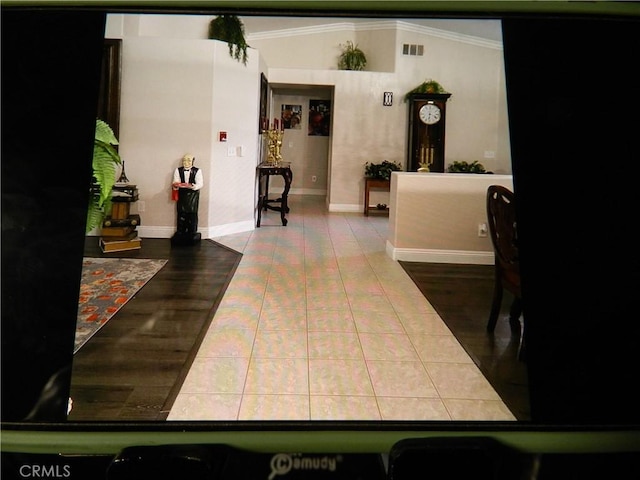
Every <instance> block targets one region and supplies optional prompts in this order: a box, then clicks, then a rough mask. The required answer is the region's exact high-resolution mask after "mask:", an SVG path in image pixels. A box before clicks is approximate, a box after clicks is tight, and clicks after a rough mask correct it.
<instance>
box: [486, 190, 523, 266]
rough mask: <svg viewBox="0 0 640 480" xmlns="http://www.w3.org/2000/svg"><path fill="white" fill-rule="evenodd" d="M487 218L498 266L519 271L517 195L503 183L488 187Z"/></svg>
mask: <svg viewBox="0 0 640 480" xmlns="http://www.w3.org/2000/svg"><path fill="white" fill-rule="evenodd" d="M487 220H488V222H489V233H490V235H491V242H492V243H493V249H494V251H495V254H496V267H498V268H499V269H503V270H510V271H511V272H513V273H518V274H519V270H520V264H519V259H518V241H517V234H516V208H515V195H514V194H513V192H512V191H511V190H509V189H508V188H506V187H503V186H502V185H491V186H490V187H489V188H488V189H487Z"/></svg>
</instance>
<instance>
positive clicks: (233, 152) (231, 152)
mask: <svg viewBox="0 0 640 480" xmlns="http://www.w3.org/2000/svg"><path fill="white" fill-rule="evenodd" d="M235 156H236V147H227V157H235Z"/></svg>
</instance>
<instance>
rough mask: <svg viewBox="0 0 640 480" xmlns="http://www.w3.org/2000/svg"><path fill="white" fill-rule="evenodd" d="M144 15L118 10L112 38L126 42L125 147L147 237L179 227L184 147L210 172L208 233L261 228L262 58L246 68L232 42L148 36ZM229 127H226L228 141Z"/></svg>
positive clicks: (205, 198)
mask: <svg viewBox="0 0 640 480" xmlns="http://www.w3.org/2000/svg"><path fill="white" fill-rule="evenodd" d="M135 19H136V17H129V16H115V17H111V16H110V18H109V22H108V30H107V36H110V37H111V38H122V39H123V44H122V81H121V83H122V85H121V90H122V98H121V118H120V139H119V140H120V154H121V156H122V158H123V159H124V160H125V164H126V170H127V177H128V178H129V179H130V180H131V181H132V182H134V183H136V184H137V185H138V189H139V192H140V200H139V201H138V202H137V203H136V204H134V205H133V207H132V209H133V211H134V212H136V211H138V212H139V213H140V215H141V218H142V222H141V223H142V224H141V226H140V227H139V231H140V235H141V236H143V237H145V236H146V237H160V238H167V237H170V236H171V235H173V233H174V232H175V224H176V213H175V203H174V202H172V201H171V195H170V185H171V181H172V175H173V171H174V169H175V168H176V167H178V166H179V165H180V160H181V158H182V156H183V155H184V154H185V153H191V154H193V155H194V156H195V157H196V162H195V165H196V166H197V167H199V168H201V169H202V170H203V174H204V187H203V189H202V190H201V193H200V208H199V212H198V213H199V222H198V226H199V230H200V231H201V232H202V233H203V236H205V238H207V237H212V236H217V235H222V234H226V233H234V232H238V231H246V230H251V229H253V228H254V224H255V223H254V205H255V167H256V164H257V163H256V162H257V158H258V149H259V136H258V109H259V81H258V80H256V79H259V75H260V74H259V71H258V60H259V56H258V55H257V54H255V52H254V54H253V55H252V56H251V58H250V60H249V62H248V64H247V65H246V66H245V65H242V64H241V63H238V62H237V61H235V60H233V59H231V58H230V57H229V54H228V48H227V45H226V44H225V43H223V42H218V41H212V40H201V39H191V38H164V37H163V36H140V35H142V34H143V33H145V31H146V30H145V28H144V27H145V24H148V23H149V20H148V19H144V21H137V22H136V21H134V20H135ZM165 22H166V20H165ZM147 27H148V25H147ZM214 86H215V88H214ZM229 91H235V92H239V93H240V94H239V95H229V93H228V92H229ZM249 119H250V121H249ZM220 131H226V132H227V135H228V141H227V142H226V143H224V142H220V141H219V137H218V134H219V132H220ZM229 147H231V148H232V149H234V155H232V156H230V155H229V152H228V150H229ZM240 154H241V155H240Z"/></svg>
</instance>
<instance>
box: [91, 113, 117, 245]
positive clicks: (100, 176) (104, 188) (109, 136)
mask: <svg viewBox="0 0 640 480" xmlns="http://www.w3.org/2000/svg"><path fill="white" fill-rule="evenodd" d="M115 145H118V140H117V139H116V137H115V135H114V133H113V130H112V129H111V127H110V126H109V125H108V124H107V123H105V122H104V121H102V120H100V119H97V120H96V131H95V140H94V143H93V161H92V166H93V184H92V185H91V187H90V188H89V207H88V210H87V224H86V227H85V232H86V233H89V232H90V231H91V230H93V229H94V228H96V227H98V226H100V225H101V224H102V221H103V219H104V216H105V215H106V213H107V212H108V211H109V210H110V209H111V192H112V190H113V186H114V185H115V182H116V168H117V165H119V164H120V163H122V159H121V158H120V154H119V153H118V151H117V150H116V149H115Z"/></svg>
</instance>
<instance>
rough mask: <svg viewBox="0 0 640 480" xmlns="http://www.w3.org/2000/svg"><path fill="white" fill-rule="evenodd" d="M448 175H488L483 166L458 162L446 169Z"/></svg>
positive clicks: (476, 163) (475, 163) (477, 163)
mask: <svg viewBox="0 0 640 480" xmlns="http://www.w3.org/2000/svg"><path fill="white" fill-rule="evenodd" d="M447 172H449V173H489V172H487V170H486V169H485V168H484V165H482V164H481V163H479V162H477V161H475V162H471V163H469V162H459V161H455V162H453V163H452V164H450V165H449V166H448V167H447Z"/></svg>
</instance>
